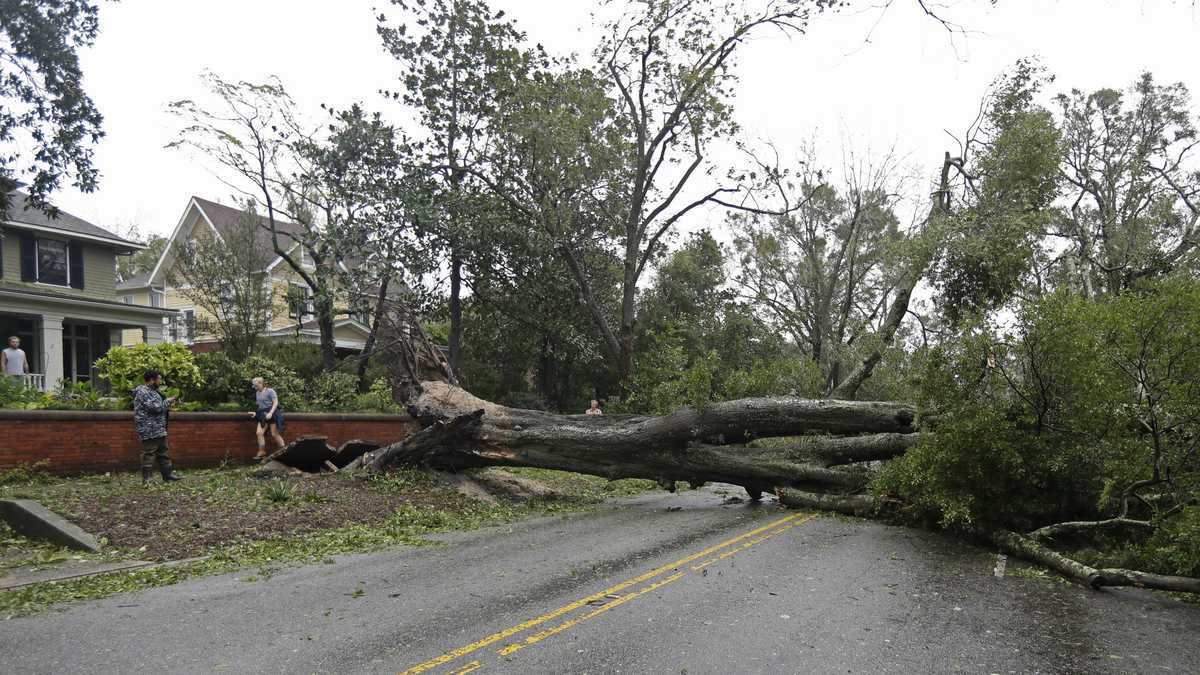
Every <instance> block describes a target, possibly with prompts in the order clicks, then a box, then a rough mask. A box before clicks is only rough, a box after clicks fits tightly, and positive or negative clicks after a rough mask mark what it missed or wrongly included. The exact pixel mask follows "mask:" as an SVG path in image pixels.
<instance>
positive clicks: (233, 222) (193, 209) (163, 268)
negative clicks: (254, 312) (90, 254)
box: [117, 197, 369, 352]
mask: <svg viewBox="0 0 1200 675" xmlns="http://www.w3.org/2000/svg"><path fill="white" fill-rule="evenodd" d="M245 217H247V214H246V213H245V212H244V211H243V210H241V209H239V208H236V207H233V206H226V205H224V204H219V203H217V202H213V201H209V200H207V199H201V198H200V197H192V198H191V199H189V200H188V204H187V207H186V208H185V209H184V212H183V216H182V217H181V218H180V219H179V223H178V224H177V225H176V226H175V230H174V231H173V232H172V234H171V237H170V239H168V241H167V245H166V246H165V247H164V248H163V252H162V255H161V256H159V259H158V263H157V264H156V265H155V267H154V269H153V270H152V271H151V272H150V273H149V274H146V275H142V276H139V277H135V278H132V279H129V280H127V281H124V282H122V283H120V284H118V285H117V294H118V296H120V298H121V300H122V301H123V302H126V303H128V304H144V305H148V306H151V307H163V308H166V309H170V310H176V311H177V312H178V314H177V315H175V318H173V319H172V320H171V321H170V322H169V323H168V325H167V326H166V329H165V338H166V339H167V340H168V341H171V342H182V343H185V344H187V345H188V346H189V347H190V348H191V349H192V350H193V351H197V352H205V351H212V350H215V349H219V348H220V343H219V341H218V339H217V337H216V336H213V335H207V334H204V333H201V332H199V331H198V330H197V319H200V320H201V321H200V323H201V324H203V323H204V322H203V319H205V318H210V317H208V316H207V313H206V312H205V310H204V308H202V307H198V306H197V305H196V303H195V302H194V301H193V300H191V299H189V298H188V297H187V294H185V293H184V292H183V289H181V288H179V287H176V286H173V285H172V283H171V278H172V275H171V274H170V272H171V270H172V268H173V266H174V265H175V262H176V255H177V254H178V252H179V251H181V250H186V248H187V246H186V244H187V243H188V242H192V241H199V240H202V239H205V238H208V237H213V236H215V237H217V238H220V239H224V238H229V236H230V234H231V233H233V232H234V228H235V227H238V226H239V223H243V222H244V221H243V220H242V219H243V218H245ZM257 218H258V221H259V228H258V230H257V231H256V233H255V245H256V246H261V247H262V249H263V252H264V256H263V257H264V258H265V259H267V260H269V261H270V262H269V263H268V264H267V266H266V267H264V268H263V269H262V270H261V272H259V273H260V274H261V275H262V277H263V283H264V284H267V285H268V286H269V287H270V289H271V296H272V297H273V298H274V302H272V308H271V311H270V313H269V315H268V318H267V321H266V323H265V325H264V326H263V329H262V336H263V337H266V338H269V339H291V340H300V341H304V342H313V343H317V342H319V341H320V331H319V330H318V328H317V324H316V321H315V317H314V316H313V314H312V301H311V296H312V292H311V290H310V289H309V288H308V286H307V284H305V283H304V282H303V280H302V279H301V278H300V276H299V275H298V274H296V272H295V271H294V270H293V269H291V267H290V266H289V265H288V263H287V262H286V261H285V260H284V259H283V256H279V255H275V254H274V246H273V245H272V242H271V231H270V227H269V225H268V224H267V219H266V218H264V217H261V216H258V217H257ZM276 229H277V230H278V232H279V234H280V236H281V238H283V239H285V240H286V241H287V244H283V245H284V246H285V247H288V248H289V250H288V254H289V256H295V257H296V258H297V259H299V260H300V264H301V265H302V266H306V267H309V268H312V264H311V262H309V261H308V259H307V256H305V255H304V251H303V248H302V247H301V246H300V245H299V244H297V243H296V242H295V241H294V240H292V238H291V236H290V233H293V232H297V231H298V230H299V229H300V226H299V225H296V224H295V223H288V222H280V221H276ZM281 243H282V242H281ZM289 289H295V290H293V291H292V297H296V296H298V295H302V296H307V298H309V299H308V300H307V301H306V302H304V303H300V304H295V303H292V304H290V303H289V299H288V298H289ZM368 333H369V328H368V326H367V324H366V322H365V321H363V320H361V319H360V318H357V317H352V316H349V315H341V316H338V317H337V318H336V322H335V324H334V340H335V345H336V347H337V349H338V350H339V351H343V352H356V351H362V349H363V347H364V346H365V343H366V339H367V334H368ZM123 340H124V344H136V343H137V342H139V341H140V335H139V334H138V333H137V332H136V331H126V333H125V335H124V336H123Z"/></svg>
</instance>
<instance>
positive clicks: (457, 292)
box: [448, 248, 463, 372]
mask: <svg viewBox="0 0 1200 675" xmlns="http://www.w3.org/2000/svg"><path fill="white" fill-rule="evenodd" d="M462 267H463V263H462V257H461V256H459V253H458V249H457V248H453V249H452V250H451V252H450V336H449V339H448V342H449V347H450V355H449V361H450V367H451V368H453V369H454V372H458V362H459V355H460V354H461V353H462Z"/></svg>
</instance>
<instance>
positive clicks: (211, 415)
mask: <svg viewBox="0 0 1200 675" xmlns="http://www.w3.org/2000/svg"><path fill="white" fill-rule="evenodd" d="M284 416H285V417H286V418H287V419H288V420H302V421H312V422H322V421H330V422H402V423H411V422H412V421H413V420H412V417H410V416H409V415H408V414H407V413H395V414H387V413H308V412H304V413H301V412H287V411H286V410H285V411H284ZM171 419H172V420H178V421H184V420H189V421H199V420H211V421H218V420H220V421H226V420H245V421H247V422H249V421H250V416H249V415H247V414H246V413H244V412H173V413H171ZM0 420H28V421H31V422H38V421H44V420H74V421H92V422H105V421H127V422H129V423H130V424H132V423H133V411H129V410H21V409H3V410H0Z"/></svg>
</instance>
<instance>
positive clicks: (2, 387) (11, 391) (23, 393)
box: [0, 376, 43, 408]
mask: <svg viewBox="0 0 1200 675" xmlns="http://www.w3.org/2000/svg"><path fill="white" fill-rule="evenodd" d="M42 398H43V397H42V393H41V392H40V391H36V390H34V389H30V388H28V387H26V386H25V384H24V382H23V381H22V380H21V378H19V377H7V376H0V408H36V407H38V404H39V403H41V401H42Z"/></svg>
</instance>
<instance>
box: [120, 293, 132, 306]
mask: <svg viewBox="0 0 1200 675" xmlns="http://www.w3.org/2000/svg"><path fill="white" fill-rule="evenodd" d="M121 302H123V303H125V304H127V305H132V304H133V296H132V295H122V296H121Z"/></svg>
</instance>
